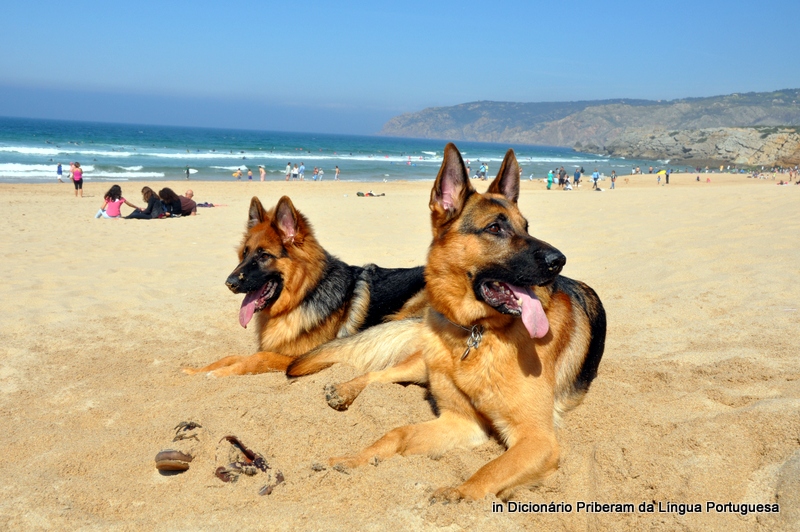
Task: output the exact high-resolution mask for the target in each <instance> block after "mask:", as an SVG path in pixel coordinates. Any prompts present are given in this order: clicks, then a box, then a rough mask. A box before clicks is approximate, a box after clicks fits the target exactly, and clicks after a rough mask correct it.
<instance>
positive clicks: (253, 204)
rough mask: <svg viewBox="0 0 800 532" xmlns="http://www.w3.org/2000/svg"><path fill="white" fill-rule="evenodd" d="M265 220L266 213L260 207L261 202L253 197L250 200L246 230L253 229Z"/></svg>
mask: <svg viewBox="0 0 800 532" xmlns="http://www.w3.org/2000/svg"><path fill="white" fill-rule="evenodd" d="M266 220H267V211H265V210H264V206H263V205H261V201H259V199H258V198H257V197H255V196H253V199H251V200H250V213H249V215H248V218H247V228H248V229H250V228H253V227H255V226H257V225H258V224H260V223H262V222H264V221H266Z"/></svg>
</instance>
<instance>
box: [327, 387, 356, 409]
mask: <svg viewBox="0 0 800 532" xmlns="http://www.w3.org/2000/svg"><path fill="white" fill-rule="evenodd" d="M325 400H326V401H327V402H328V406H330V407H331V408H333V409H334V410H339V411H342V410H347V408H348V407H349V406H350V402H352V401H350V402H348V401H347V400H346V399H345V398H344V397H342V396H341V395H339V391H338V390H337V389H336V386H335V385H334V384H327V385H325Z"/></svg>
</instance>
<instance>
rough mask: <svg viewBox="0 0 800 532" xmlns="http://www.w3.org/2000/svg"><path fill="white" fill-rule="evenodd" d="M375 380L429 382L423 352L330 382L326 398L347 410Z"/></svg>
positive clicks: (332, 406)
mask: <svg viewBox="0 0 800 532" xmlns="http://www.w3.org/2000/svg"><path fill="white" fill-rule="evenodd" d="M373 382H382V383H387V384H388V383H395V382H414V383H417V384H425V383H427V382H428V370H427V368H426V366H425V360H424V359H423V358H422V353H421V352H416V353H414V354H412V355H411V356H409V357H408V358H407V359H405V360H404V361H402V362H401V363H399V364H398V365H396V366H393V367H391V368H386V369H384V370H381V371H370V372H369V373H365V374H363V375H360V376H358V377H356V378H355V379H352V380H349V381H347V382H343V383H341V384H328V385H327V386H325V400H326V401H328V405H329V406H330V407H331V408H333V409H335V410H347V409H348V408H350V405H351V404H353V401H355V400H356V397H358V396H359V394H360V393H361V392H363V391H364V388H366V387H367V386H369V385H370V384H372V383H373Z"/></svg>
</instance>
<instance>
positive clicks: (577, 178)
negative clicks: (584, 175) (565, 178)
mask: <svg viewBox="0 0 800 532" xmlns="http://www.w3.org/2000/svg"><path fill="white" fill-rule="evenodd" d="M580 182H581V171H580V170H578V169H577V168H576V169H575V173H574V174H573V175H572V184H573V185H575V186H576V187H577V186H578V183H580Z"/></svg>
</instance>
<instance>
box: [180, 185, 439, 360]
mask: <svg viewBox="0 0 800 532" xmlns="http://www.w3.org/2000/svg"><path fill="white" fill-rule="evenodd" d="M239 261H240V262H239V265H238V266H237V267H236V269H234V270H233V272H232V273H231V274H230V276H229V277H228V279H227V282H226V285H227V286H228V288H229V289H230V290H231V291H232V292H233V293H235V294H245V296H244V300H243V302H242V306H241V309H240V311H239V323H240V324H241V325H242V327H247V325H248V324H249V323H250V321H251V320H252V319H253V317H254V316H255V321H256V332H257V334H258V345H259V349H260V350H259V352H257V353H255V354H253V355H250V356H228V357H225V358H223V359H221V360H218V361H217V362H214V363H213V364H210V365H208V366H206V367H204V368H199V369H194V368H184V372H186V373H188V374H190V375H191V374H195V373H201V372H212V373H213V374H215V375H217V376H228V375H247V374H256V373H264V372H268V371H281V372H282V371H286V368H287V366H288V365H289V363H291V362H292V361H293V360H294V358H295V357H297V356H298V355H301V354H303V353H306V352H307V351H311V350H312V349H314V348H315V347H317V346H319V345H321V344H324V343H325V342H328V341H330V340H333V339H335V338H343V337H346V336H350V335H352V334H355V333H357V332H359V331H361V330H364V329H366V328H368V327H371V326H373V325H376V324H378V323H381V322H383V321H384V320H385V319H387V317H388V316H390V315H394V314H396V315H397V316H398V317H404V316H408V315H411V314H414V313H417V314H418V313H419V309H421V308H422V307H421V302H422V301H423V299H422V295H423V292H422V289H423V286H424V284H425V280H424V277H423V268H422V267H421V266H420V267H416V268H381V267H379V266H376V265H374V264H368V265H366V266H363V267H362V266H351V265H348V264H345V263H344V262H342V261H341V260H339V259H337V258H336V257H334V256H332V255H330V254H329V253H328V252H327V251H325V249H324V248H323V247H322V246H321V245H320V244H319V242H318V241H317V239H316V238H315V236H314V232H313V230H312V228H311V225H310V224H309V222H308V220H306V218H305V217H304V216H303V215H302V214H301V213H300V212H299V211H297V210H296V209H295V207H294V205H293V204H292V201H291V200H290V199H289V198H288V197H286V196H284V197H282V198H281V199H280V200H279V201H278V204H277V205H276V206H275V207H274V208H273V209H271V210H269V211H267V210H265V209H264V207H263V206H262V205H261V202H260V201H259V200H258V198H256V197H254V198H253V199H252V200H251V202H250V211H249V218H248V222H247V230H246V231H245V234H244V239H243V240H242V244H241V246H240V247H239ZM415 295H416V296H417V297H414V296H415ZM351 365H353V366H355V367H356V368H358V369H360V370H362V371H367V370H372V369H381V368H382V367H383V366H370V365H360V364H359V362H358V361H357V360H355V361H352V362H351Z"/></svg>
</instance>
